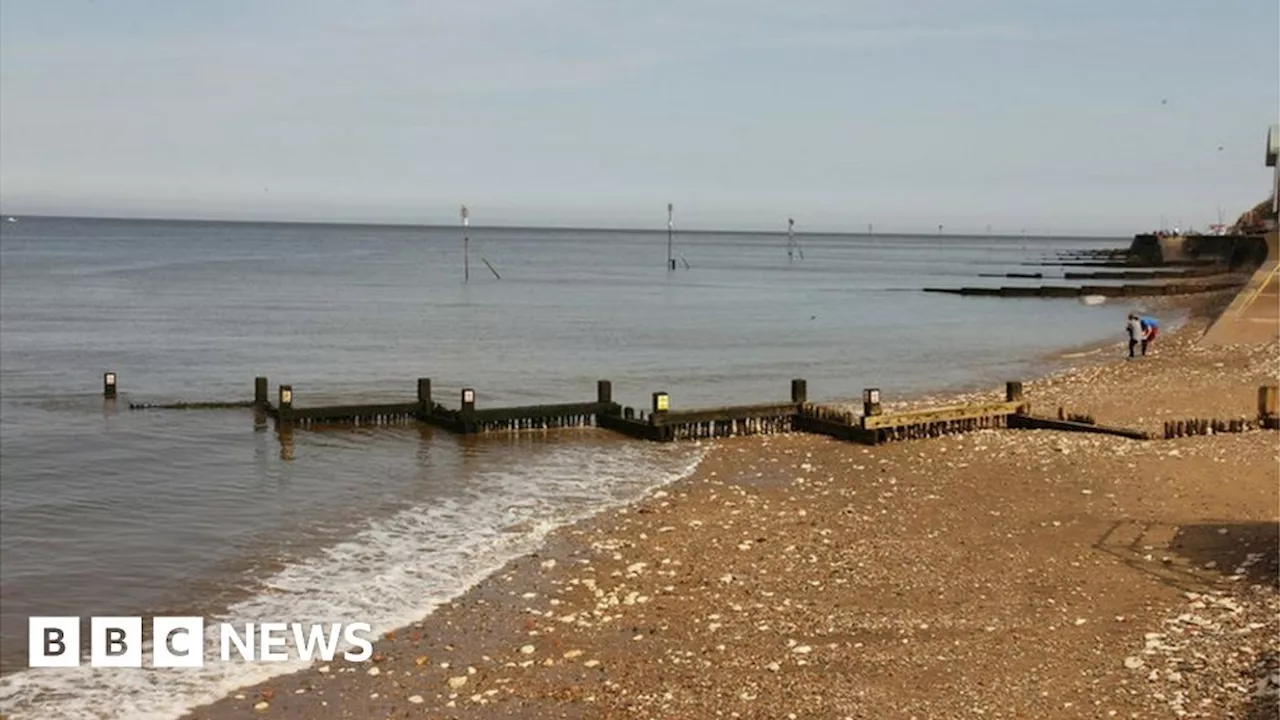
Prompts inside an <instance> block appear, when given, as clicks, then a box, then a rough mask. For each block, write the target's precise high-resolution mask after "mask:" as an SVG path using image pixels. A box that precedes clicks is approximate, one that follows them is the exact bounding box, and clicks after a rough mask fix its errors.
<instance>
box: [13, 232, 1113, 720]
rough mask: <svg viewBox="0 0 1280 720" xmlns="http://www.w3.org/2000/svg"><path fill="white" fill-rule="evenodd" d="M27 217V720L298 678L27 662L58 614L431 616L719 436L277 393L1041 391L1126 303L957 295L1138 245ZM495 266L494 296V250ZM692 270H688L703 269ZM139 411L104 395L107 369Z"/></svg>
mask: <svg viewBox="0 0 1280 720" xmlns="http://www.w3.org/2000/svg"><path fill="white" fill-rule="evenodd" d="M471 236H472V256H471V260H472V262H471V279H470V282H469V283H465V284H464V283H463V282H462V279H463V278H462V276H463V264H462V259H463V258H462V251H461V239H460V234H459V232H458V230H457V229H452V228H448V229H446V228H405V227H362V226H323V225H278V224H235V223H183V222H157V221H107V220H78V219H41V218H26V219H23V220H22V221H21V222H18V223H0V466H2V467H0V488H2V489H3V492H2V493H0V553H2V556H3V561H2V562H0V596H2V597H0V600H2V603H0V646H2V648H3V652H2V653H0V667H3V670H4V675H3V677H0V711H2V712H4V713H5V714H6V717H12V718H14V719H15V720H17V719H19V718H36V717H49V718H55V717H56V718H79V717H86V718H87V717H94V718H99V717H113V718H114V717H118V718H145V717H154V718H167V717H173V716H176V715H178V714H180V713H182V712H183V711H184V710H187V709H189V708H191V707H193V706H194V705H197V704H200V703H204V702H209V701H212V700H214V699H216V698H218V697H220V696H221V695H223V694H225V693H226V692H228V691H230V690H232V689H234V688H235V687H239V686H242V685H245V684H248V683H251V682H255V681H258V680H261V679H263V678H264V677H265V676H266V675H267V674H272V673H278V672H284V671H287V670H290V669H293V668H294V667H296V666H297V665H296V664H292V663H286V664H282V665H275V666H262V665H256V666H245V665H239V664H228V665H222V664H218V663H213V664H212V665H207V666H206V667H205V668H204V669H202V670H181V671H179V670H173V671H155V670H149V669H147V670H137V671H130V670H97V671H94V670H91V669H90V668H88V667H82V668H78V669H61V670H54V669H48V670H31V669H27V668H26V636H27V618H28V617H29V616H31V615H78V616H82V617H88V616H91V615H148V616H149V615H154V614H199V615H204V616H206V617H210V618H213V617H217V618H224V617H225V618H232V619H237V620H240V621H259V622H261V621H274V620H282V621H304V620H314V621H337V622H349V621H353V620H364V621H369V622H371V623H372V624H373V625H374V629H375V631H381V630H387V629H391V628H394V627H397V626H399V625H402V624H405V623H407V622H410V621H414V620H416V619H418V618H419V617H421V616H422V615H424V614H425V613H427V612H429V611H430V610H431V609H432V608H433V607H435V606H436V605H438V604H439V603H440V602H442V601H444V600H446V599H448V598H450V597H452V596H455V595H456V594H458V593H459V592H461V591H463V590H464V589H465V588H467V587H468V586H469V585H471V584H473V583H474V582H476V581H478V580H479V579H480V578H482V577H484V576H485V575H486V574H487V573H489V572H491V571H493V570H494V569H496V568H498V567H499V566H501V565H502V564H503V563H504V562H505V561H506V560H507V559H509V558H511V557H513V556H515V555H517V554H519V553H523V552H527V551H529V550H531V549H533V548H534V547H536V546H537V544H538V542H539V541H540V538H541V537H542V536H543V535H544V534H545V533H546V532H547V531H548V530H549V529H551V528H553V527H555V526H557V525H559V524H563V523H565V522H569V521H572V520H573V519H576V518H579V517H583V516H586V515H589V514H591V513H593V512H597V511H599V510H600V509H603V508H605V507H609V506H612V505H616V504H618V503H622V502H626V501H628V500H629V499H632V498H634V497H637V496H638V495H639V494H640V493H642V492H644V491H646V490H647V489H650V488H652V487H654V486H656V485H658V484H661V483H665V482H669V481H671V480H673V479H676V478H678V477H680V476H682V475H684V474H686V473H687V472H689V471H690V470H691V469H692V468H693V467H694V466H695V465H696V462H697V460H698V458H699V457H700V453H701V452H702V448H700V447H696V446H690V445H679V446H657V445H648V444H643V443H637V442H631V441H622V440H619V439H617V438H614V437H611V436H609V435H607V434H604V433H601V432H598V431H593V430H579V431H564V432H557V433H549V434H526V435H520V436H505V437H491V438H480V439H467V440H462V439H459V438H456V437H453V436H451V435H449V434H447V433H443V432H438V431H433V430H431V429H429V428H419V427H413V426H405V427H396V428H385V429H368V428H365V429H349V430H328V431H315V432H309V431H298V432H296V433H295V434H294V436H293V439H292V442H290V443H287V444H283V443H282V442H281V441H280V439H279V438H278V437H277V435H276V433H275V432H274V431H273V430H271V429H269V428H263V427H259V426H256V425H255V422H254V418H253V414H252V412H250V411H241V410H217V411H161V410H147V411H140V410H129V409H128V402H129V401H130V400H134V401H142V402H164V401H175V400H191V401H197V400H227V399H235V400H247V399H251V397H252V381H253V378H254V376H256V375H267V376H269V377H270V378H271V382H272V392H273V394H274V387H275V385H276V384H278V383H290V384H292V385H293V387H294V392H295V402H296V404H298V405H299V406H306V405H310V404H315V403H319V402H328V401H333V400H356V399H364V398H374V399H381V400H396V399H402V400H406V401H407V400H411V399H413V397H414V393H415V380H416V378H418V377H430V378H432V379H433V385H434V388H435V394H436V397H437V399H438V400H442V401H444V402H446V403H447V404H455V405H456V398H457V392H458V390H459V389H460V388H461V387H463V386H472V387H475V388H476V389H477V399H478V403H479V404H480V405H481V406H487V405H488V406H491V405H496V404H525V403H531V402H539V401H552V402H569V401H577V400H590V399H593V397H594V391H595V381H596V380H597V379H600V378H608V379H611V380H613V382H614V396H615V399H617V400H619V401H620V402H623V403H625V404H632V405H636V406H645V405H646V404H647V399H648V397H649V394H650V393H651V392H653V391H655V390H665V391H667V392H669V393H670V394H671V398H672V405H673V407H689V406H696V405H703V404H710V403H728V402H764V401H769V400H774V399H785V398H786V397H787V393H788V388H789V381H790V379H791V378H793V377H803V378H806V379H808V381H809V393H810V398H811V399H815V400H835V399H843V398H852V397H856V396H857V395H858V394H859V393H860V391H861V388H863V387H866V386H878V387H880V388H882V389H883V391H884V392H885V394H886V399H889V398H892V397H893V396H894V395H904V394H909V393H916V392H921V391H925V390H937V389H946V388H960V387H967V386H971V385H974V384H979V383H995V382H999V381H1002V380H1005V379H1009V378H1023V377H1027V376H1029V375H1030V374H1032V373H1034V372H1035V371H1036V368H1037V358H1039V357H1041V356H1042V355H1043V354H1044V353H1045V352H1047V351H1050V350H1053V349H1055V348H1064V347H1068V346H1076V345H1082V344H1087V343H1091V342H1096V341H1098V340H1100V339H1103V338H1108V337H1117V336H1118V335H1119V328H1120V326H1121V325H1122V323H1123V308H1115V307H1110V306H1102V307H1100V308H1099V307H1085V306H1083V305H1081V304H1078V303H1076V302H1073V301H1035V300H1029V301H1027V300H1023V301H1015V300H1000V299H982V298H959V297H955V296H949V295H935V294H927V293H923V292H921V291H920V290H921V288H922V287H924V286H946V285H975V284H982V283H984V282H985V283H987V284H997V285H998V284H1014V283H1015V282H1017V281H1006V280H999V279H982V280H980V279H978V278H976V277H975V276H976V275H977V274H978V273H980V272H1026V271H1027V270H1028V268H1027V267H1025V266H1023V265H1021V263H1024V262H1029V261H1034V260H1038V259H1040V258H1042V257H1043V256H1045V255H1046V254H1047V253H1050V252H1053V251H1055V250H1063V249H1078V248H1098V247H1115V246H1121V245H1125V244H1127V240H1125V239H1120V238H1116V239H1109V240H1108V239H1101V240H1100V239H1063V238H1055V239H1046V238H1036V239H1030V240H1028V239H1021V238H1018V239H1010V238H994V239H988V238H961V237H945V236H942V237H935V236H930V237H866V236H859V235H850V236H831V235H828V236H805V235H801V236H799V241H800V244H801V250H802V251H803V256H804V257H803V259H801V258H799V257H796V258H794V259H789V258H788V255H787V250H786V248H787V244H786V239H785V237H784V236H781V235H770V234H742V233H724V234H711V233H705V234H677V236H676V245H675V247H676V254H677V255H678V256H679V257H681V258H682V262H681V263H680V268H679V269H678V270H677V271H676V272H668V271H667V270H666V268H665V265H664V263H665V259H666V242H667V237H666V233H665V231H659V232H652V233H649V232H614V231H589V230H548V229H484V228H473V229H472V232H471ZM481 257H483V258H485V259H487V260H488V261H490V262H491V263H492V265H493V267H494V268H496V270H497V272H499V273H500V274H501V275H502V277H501V279H500V280H499V279H497V278H495V277H494V276H493V275H492V274H491V273H490V271H489V270H488V268H487V267H486V266H485V265H484V264H483V262H482V261H481ZM685 262H687V264H688V268H687V269H686V267H685ZM107 370H111V371H115V372H117V373H118V374H119V381H120V388H121V398H120V399H119V400H118V401H116V402H114V403H108V402H104V400H103V399H102V398H101V377H102V373H103V372H104V371H107Z"/></svg>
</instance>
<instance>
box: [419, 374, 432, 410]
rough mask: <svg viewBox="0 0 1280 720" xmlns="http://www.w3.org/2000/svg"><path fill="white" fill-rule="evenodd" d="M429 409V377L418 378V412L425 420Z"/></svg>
mask: <svg viewBox="0 0 1280 720" xmlns="http://www.w3.org/2000/svg"><path fill="white" fill-rule="evenodd" d="M431 410H432V405H431V378H418V412H420V413H422V419H424V420H425V419H426V418H427V416H428V415H430V414H431Z"/></svg>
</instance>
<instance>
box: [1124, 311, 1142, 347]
mask: <svg viewBox="0 0 1280 720" xmlns="http://www.w3.org/2000/svg"><path fill="white" fill-rule="evenodd" d="M1125 330H1126V331H1127V332H1128V333H1129V357H1131V358H1132V357H1134V356H1135V355H1136V354H1137V353H1136V351H1137V349H1138V343H1143V350H1145V349H1146V342H1145V340H1144V339H1143V330H1142V321H1141V320H1139V319H1138V314H1137V313H1129V322H1128V324H1126V325H1125Z"/></svg>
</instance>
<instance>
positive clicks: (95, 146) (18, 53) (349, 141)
mask: <svg viewBox="0 0 1280 720" xmlns="http://www.w3.org/2000/svg"><path fill="white" fill-rule="evenodd" d="M1278 43H1280V9H1278V7H1277V2H1276V0H1212V1H1211V0H1062V1H1059V2H1048V1H1040V0H965V1H963V2H960V1H957V0H945V1H944V0H936V1H935V0H930V1H922V0H842V1H839V0H833V1H822V0H815V1H812V2H805V1H803V0H795V1H794V2H788V1H787V0H741V1H735V2H729V1H727V0H726V1H716V0H685V1H684V2H665V1H662V0H644V1H624V0H617V1H609V0H544V1H538V2H532V1H531V2H517V1H514V0H467V1H458V2H455V1H454V0H400V1H395V0H364V1H361V2H356V1H354V0H343V1H339V0H305V1H304V0H297V1H293V0H245V1H243V2H233V1H230V0H226V1H219V0H203V1H202V0H183V1H175V0H150V1H146V0H92V1H90V0H65V1H64V0H3V2H2V3H0V204H2V205H3V208H4V212H6V213H10V214H16V213H60V214H112V215H129V214H143V215H151V216H157V215H158V216H201V217H228V218H264V219H272V218H280V219H315V220H356V221H385V222H427V223H452V222H456V220H457V213H458V206H459V204H461V203H466V204H467V205H469V206H470V207H471V209H472V215H473V222H475V223H477V224H487V223H494V224H513V223H533V224H542V223H551V224H563V225H602V224H603V225H619V226H654V227H665V224H666V203H667V202H673V203H675V205H676V219H677V225H678V226H681V227H688V228H694V227H700V228H710V227H754V228H777V229H783V228H785V223H786V218H787V217H788V216H794V217H795V218H796V221H797V228H798V229H805V228H809V229H814V230H818V229H823V230H840V229H851V230H861V229H864V228H865V227H866V225H867V223H875V224H876V227H877V229H883V230H885V231H894V230H900V231H911V230H926V229H932V228H936V227H937V225H938V224H940V223H941V224H943V225H945V226H946V228H947V229H949V230H950V229H954V230H957V231H959V230H965V229H969V230H982V229H985V227H986V226H987V225H988V224H990V225H992V226H993V227H994V228H995V229H996V230H997V231H1001V230H1003V231H1010V232H1018V231H1019V230H1020V229H1021V228H1023V227H1025V228H1027V229H1028V230H1031V231H1033V232H1042V231H1044V230H1046V229H1048V230H1052V231H1054V232H1066V231H1084V232H1119V233H1131V232H1135V231H1140V230H1146V229H1149V228H1152V227H1154V226H1155V225H1157V224H1158V223H1159V221H1160V217H1161V216H1162V215H1163V216H1166V217H1167V218H1168V223H1169V224H1170V225H1172V224H1174V223H1176V222H1182V223H1183V224H1184V225H1187V224H1192V223H1195V224H1197V225H1200V226H1204V225H1206V224H1208V223H1210V222H1213V221H1215V220H1216V217H1217V209H1218V207H1220V206H1221V207H1222V208H1223V209H1224V211H1225V212H1226V213H1227V215H1228V216H1229V220H1230V219H1234V216H1235V215H1236V214H1238V213H1239V212H1241V211H1242V210H1244V209H1246V208H1247V207H1248V206H1250V205H1252V204H1254V203H1255V202H1257V201H1259V200H1261V199H1262V198H1263V197H1265V196H1266V194H1267V191H1268V189H1269V186H1270V185H1269V183H1270V178H1271V175H1270V171H1269V170H1268V169H1267V168H1265V167H1263V152H1264V144H1265V143H1264V141H1265V137H1266V130H1267V126H1268V125H1269V124H1271V123H1274V122H1276V120H1277V116H1278V115H1280V56H1278V55H1277V53H1278V50H1277V48H1278Z"/></svg>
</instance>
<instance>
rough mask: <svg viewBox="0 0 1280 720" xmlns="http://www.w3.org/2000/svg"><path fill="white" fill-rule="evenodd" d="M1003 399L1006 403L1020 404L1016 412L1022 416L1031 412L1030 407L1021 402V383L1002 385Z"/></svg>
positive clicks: (1013, 382) (1015, 381)
mask: <svg viewBox="0 0 1280 720" xmlns="http://www.w3.org/2000/svg"><path fill="white" fill-rule="evenodd" d="M1004 399H1005V401H1006V402H1016V403H1022V404H1020V405H1019V406H1018V412H1020V413H1022V414H1024V415H1025V414H1027V413H1029V412H1031V405H1030V404H1029V403H1024V402H1023V394H1022V382H1021V381H1017V380H1010V381H1009V382H1006V383H1005V384H1004ZM1058 414H1059V415H1061V414H1062V411H1061V408H1059V411H1058Z"/></svg>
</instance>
